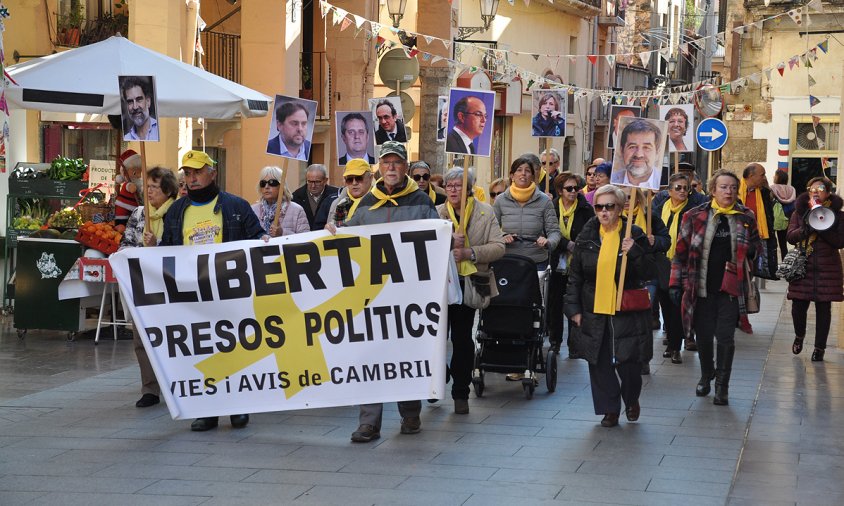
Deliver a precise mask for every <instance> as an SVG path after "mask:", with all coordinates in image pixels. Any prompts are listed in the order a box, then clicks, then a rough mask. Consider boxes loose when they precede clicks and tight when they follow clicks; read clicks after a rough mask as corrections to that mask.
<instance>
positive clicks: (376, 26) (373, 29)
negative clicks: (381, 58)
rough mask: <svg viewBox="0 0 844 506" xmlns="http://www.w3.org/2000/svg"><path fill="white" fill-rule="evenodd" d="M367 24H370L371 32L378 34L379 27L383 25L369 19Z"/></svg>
mask: <svg viewBox="0 0 844 506" xmlns="http://www.w3.org/2000/svg"><path fill="white" fill-rule="evenodd" d="M369 24H370V25H371V26H372V34H373V35H378V33H379V32H381V28H382V27H383V26H384V25H382V24H381V23H376V22H375V21H370V22H369Z"/></svg>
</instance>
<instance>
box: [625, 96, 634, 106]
mask: <svg viewBox="0 0 844 506" xmlns="http://www.w3.org/2000/svg"><path fill="white" fill-rule="evenodd" d="M635 103H636V98H635V97H627V105H633V104H635Z"/></svg>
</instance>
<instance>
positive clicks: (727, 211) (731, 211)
mask: <svg viewBox="0 0 844 506" xmlns="http://www.w3.org/2000/svg"><path fill="white" fill-rule="evenodd" d="M735 207H736V203H735V202H733V203H732V204H730V207H721V206H719V205H718V202H715V199H712V209H714V210H715V216H718V215H719V214H739V211H736V209H735Z"/></svg>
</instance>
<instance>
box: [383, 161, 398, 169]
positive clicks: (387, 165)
mask: <svg viewBox="0 0 844 506" xmlns="http://www.w3.org/2000/svg"><path fill="white" fill-rule="evenodd" d="M380 163H381V166H382V167H393V168H395V167H401V166H402V165H404V162H403V161H398V162H385V161H383V160H382V161H381V162H380Z"/></svg>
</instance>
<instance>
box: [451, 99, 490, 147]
mask: <svg viewBox="0 0 844 506" xmlns="http://www.w3.org/2000/svg"><path fill="white" fill-rule="evenodd" d="M452 115H453V116H454V128H452V130H451V131H450V132H449V133H448V137H447V138H446V140H445V150H446V151H447V152H449V153H467V154H472V155H474V154H475V153H477V152H478V146H477V144H475V141H476V139H478V137H480V136H481V134H483V132H484V128H486V120H487V115H486V105H484V101H483V100H481V99H480V98H478V97H472V96H468V97H463V98H461V99H460V100H458V101H457V103H456V104H454V109H453V111H452Z"/></svg>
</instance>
